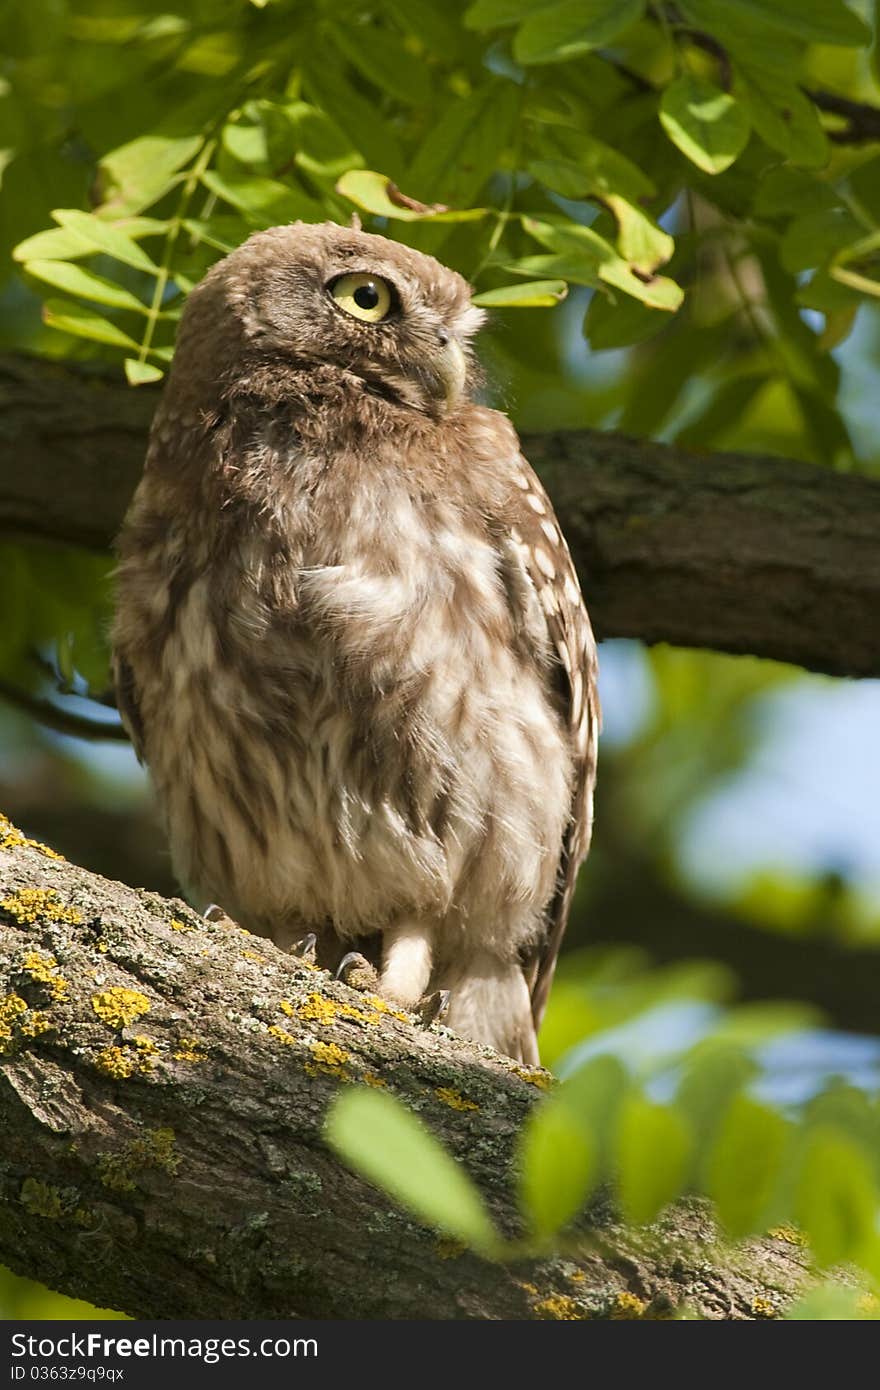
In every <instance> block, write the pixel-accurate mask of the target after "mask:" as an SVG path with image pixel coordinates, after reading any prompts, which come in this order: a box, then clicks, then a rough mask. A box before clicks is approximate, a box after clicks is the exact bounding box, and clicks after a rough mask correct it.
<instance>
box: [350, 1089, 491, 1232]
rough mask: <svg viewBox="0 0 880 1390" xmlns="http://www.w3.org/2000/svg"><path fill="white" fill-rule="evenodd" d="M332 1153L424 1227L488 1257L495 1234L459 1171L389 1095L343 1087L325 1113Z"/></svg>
mask: <svg viewBox="0 0 880 1390" xmlns="http://www.w3.org/2000/svg"><path fill="white" fill-rule="evenodd" d="M324 1132H325V1137H326V1140H327V1143H328V1144H329V1145H330V1148H331V1149H333V1151H334V1153H336V1154H338V1156H339V1157H340V1158H341V1159H343V1161H344V1162H345V1163H347V1164H348V1166H349V1167H350V1168H353V1169H354V1170H355V1171H356V1172H358V1173H360V1174H361V1176H362V1177H365V1178H367V1179H368V1180H369V1181H370V1182H372V1183H375V1184H376V1185H377V1186H378V1187H381V1188H383V1189H384V1190H385V1191H386V1192H388V1193H390V1195H391V1196H392V1197H394V1198H395V1200H396V1201H398V1202H400V1204H401V1205H402V1206H404V1207H406V1208H408V1209H409V1210H410V1211H411V1212H413V1214H414V1215H415V1216H416V1217H418V1219H419V1220H420V1221H423V1222H424V1223H425V1224H426V1225H428V1226H433V1227H435V1229H437V1230H439V1231H444V1232H446V1233H447V1234H449V1235H451V1236H454V1237H455V1238H456V1239H458V1240H462V1241H464V1242H465V1243H466V1244H467V1245H470V1246H472V1247H473V1249H475V1250H478V1251H480V1252H481V1253H483V1254H485V1255H488V1256H491V1255H492V1254H494V1253H495V1252H496V1251H497V1250H498V1248H499V1245H500V1241H499V1237H498V1235H497V1233H496V1231H495V1229H494V1227H493V1225H492V1222H491V1220H490V1218H489V1214H488V1212H487V1211H486V1207H485V1205H484V1203H483V1199H482V1197H481V1196H480V1194H479V1192H478V1191H477V1188H476V1187H475V1186H474V1184H473V1183H472V1182H471V1180H470V1178H469V1177H468V1175H467V1173H466V1172H465V1169H464V1168H463V1167H462V1165H461V1164H460V1163H458V1162H457V1161H456V1160H455V1159H454V1158H452V1156H451V1155H450V1154H448V1153H447V1152H446V1150H445V1149H444V1148H443V1147H442V1145H441V1144H439V1143H438V1142H437V1140H436V1139H435V1138H434V1137H433V1135H431V1134H429V1133H428V1131H427V1130H426V1129H425V1127H424V1126H423V1125H422V1124H421V1123H420V1121H419V1120H417V1119H416V1117H415V1115H413V1114H412V1113H411V1111H409V1110H407V1109H406V1107H405V1106H403V1105H401V1103H400V1101H398V1100H395V1099H394V1098H393V1097H392V1096H387V1095H380V1094H377V1092H375V1091H370V1090H367V1089H366V1088H356V1089H349V1090H346V1091H343V1092H342V1094H341V1095H339V1096H338V1097H337V1098H336V1100H335V1101H334V1102H333V1104H332V1106H331V1108H330V1111H329V1113H328V1116H327V1121H326V1125H325V1131H324Z"/></svg>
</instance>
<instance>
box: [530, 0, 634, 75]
mask: <svg viewBox="0 0 880 1390" xmlns="http://www.w3.org/2000/svg"><path fill="white" fill-rule="evenodd" d="M644 10H645V0H561V3H559V4H554V5H550V6H546V7H545V6H542V7H541V8H540V9H538V10H537V11H536V12H535V13H533V14H530V15H529V16H528V17H527V18H526V19H525V20H524V21H523V23H522V25H521V26H520V28H519V29H518V30H517V34H516V38H515V39H514V41H513V56H514V57H515V58H516V61H517V62H518V63H526V64H531V63H556V62H563V61H565V60H566V59H568V58H576V57H579V56H580V55H581V54H582V53H589V52H590V50H591V49H593V48H601V47H602V46H603V45H604V44H607V43H611V41H612V39H616V38H617V35H618V34H620V33H622V31H623V30H624V29H628V28H629V27H630V25H631V24H635V22H636V20H638V19H641V17H642V15H643V13H644Z"/></svg>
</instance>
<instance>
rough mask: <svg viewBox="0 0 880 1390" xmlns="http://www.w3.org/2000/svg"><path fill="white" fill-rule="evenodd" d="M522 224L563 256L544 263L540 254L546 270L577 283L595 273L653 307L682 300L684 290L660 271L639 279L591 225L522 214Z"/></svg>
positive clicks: (670, 307) (666, 306) (669, 305)
mask: <svg viewBox="0 0 880 1390" xmlns="http://www.w3.org/2000/svg"><path fill="white" fill-rule="evenodd" d="M523 226H524V227H525V229H526V231H527V232H529V233H530V235H531V236H533V237H534V238H535V240H536V241H539V242H541V244H542V245H544V246H546V247H548V249H549V250H551V251H554V252H556V253H557V255H558V256H560V257H562V260H561V261H554V263H553V264H552V265H550V264H547V263H546V260H545V258H539V259H541V260H543V261H544V264H543V265H542V267H541V268H542V270H543V271H544V272H545V273H549V274H551V275H552V274H556V275H558V276H559V277H560V278H561V279H565V280H572V279H574V280H576V281H577V283H580V284H595V282H596V277H598V278H599V279H600V280H604V281H605V283H606V284H609V285H613V286H614V287H615V288H616V289H619V290H623V292H624V293H625V294H630V295H632V296H633V298H634V299H640V300H641V301H642V302H643V303H644V304H649V305H651V307H652V308H655V309H665V310H667V311H669V312H671V311H673V310H675V309H677V308H678V307H679V305H680V304H681V301H682V299H683V297H684V296H683V292H682V290H681V288H680V286H678V285H677V284H676V283H675V281H674V280H669V279H667V278H666V277H664V276H662V275H656V276H652V277H651V278H650V279H647V280H642V279H639V277H638V276H637V275H634V274H633V272H632V271H631V270H630V268H629V266H628V265H627V264H626V262H625V261H624V260H623V259H622V257H621V256H619V255H618V253H617V252H616V251H615V249H614V247H613V246H612V245H611V243H610V242H608V241H606V240H605V239H604V237H600V236H599V235H598V234H597V233H596V232H594V231H593V230H592V228H590V227H583V226H581V225H580V224H579V223H575V222H569V221H568V220H567V219H566V220H563V219H558V220H554V221H551V220H550V219H549V218H537V217H523ZM534 259H535V258H532V265H533V267H534ZM520 264H523V262H520ZM563 266H566V267H569V266H570V267H571V269H572V270H573V271H574V273H573V274H572V273H571V271H569V270H568V269H563ZM534 268H536V269H537V267H534ZM584 277H585V278H584Z"/></svg>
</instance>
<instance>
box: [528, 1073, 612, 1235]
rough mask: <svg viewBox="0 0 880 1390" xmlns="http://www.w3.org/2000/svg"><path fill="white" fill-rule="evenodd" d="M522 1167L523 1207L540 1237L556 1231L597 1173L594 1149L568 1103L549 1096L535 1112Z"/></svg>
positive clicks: (573, 1212) (580, 1203)
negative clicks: (549, 1098)
mask: <svg viewBox="0 0 880 1390" xmlns="http://www.w3.org/2000/svg"><path fill="white" fill-rule="evenodd" d="M518 1168H519V1201H520V1208H521V1210H522V1212H523V1215H524V1216H525V1217H526V1219H527V1220H528V1221H529V1224H530V1226H531V1229H532V1230H533V1231H534V1233H535V1235H536V1236H538V1237H539V1238H541V1237H545V1236H550V1235H553V1234H554V1233H555V1232H556V1231H559V1230H561V1229H562V1228H563V1227H564V1226H566V1225H567V1224H568V1223H569V1221H571V1220H572V1219H573V1218H574V1217H575V1216H577V1214H578V1212H579V1211H580V1210H581V1208H582V1207H583V1205H584V1202H585V1201H586V1198H587V1196H588V1194H589V1192H590V1189H591V1187H592V1184H593V1180H594V1177H595V1170H596V1161H595V1149H594V1145H593V1143H592V1142H591V1140H590V1136H589V1134H588V1132H587V1131H586V1129H585V1127H584V1126H583V1125H582V1124H580V1123H578V1120H577V1118H576V1117H575V1116H574V1115H573V1114H572V1112H571V1110H570V1109H569V1108H568V1107H567V1106H566V1105H565V1104H564V1103H562V1102H560V1101H557V1100H555V1099H551V1100H548V1101H545V1102H544V1104H543V1105H539V1106H538V1107H537V1108H536V1109H535V1110H533V1111H532V1113H531V1114H530V1116H529V1118H528V1120H527V1121H526V1124H525V1127H524V1129H523V1132H522V1135H521V1137H520V1146H519V1162H518Z"/></svg>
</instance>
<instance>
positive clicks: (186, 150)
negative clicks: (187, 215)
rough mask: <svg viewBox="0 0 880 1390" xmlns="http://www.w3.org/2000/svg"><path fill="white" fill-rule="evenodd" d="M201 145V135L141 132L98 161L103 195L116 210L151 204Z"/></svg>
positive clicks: (133, 210)
mask: <svg viewBox="0 0 880 1390" xmlns="http://www.w3.org/2000/svg"><path fill="white" fill-rule="evenodd" d="M202 144H203V138H202V136H201V135H198V134H196V135H178V136H171V135H160V134H155V135H140V136H138V137H137V139H135V140H129V141H128V143H127V144H125V145H119V146H118V147H117V148H116V149H115V150H111V151H110V153H109V154H106V155H105V156H104V158H103V159H102V160H101V169H102V171H103V174H104V177H105V179H106V181H107V192H106V197H107V200H108V201H109V202H111V203H112V205H113V208H114V210H115V211H117V212H118V213H122V212H125V213H129V212H139V211H140V210H141V209H142V208H146V207H151V206H152V204H153V203H155V202H157V201H158V200H159V198H161V196H162V194H163V193H165V192H166V191H167V189H168V188H169V187H171V185H172V184H173V183H174V182H175V178H176V175H177V174H178V171H179V170H180V169H182V168H183V167H184V165H186V164H189V163H190V162H191V161H192V160H193V159H194V158H195V156H196V154H197V153H198V152H199V150H200V149H201V147H202Z"/></svg>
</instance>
